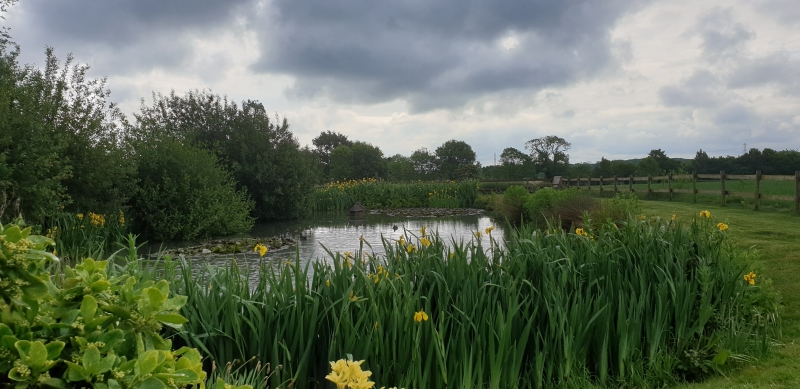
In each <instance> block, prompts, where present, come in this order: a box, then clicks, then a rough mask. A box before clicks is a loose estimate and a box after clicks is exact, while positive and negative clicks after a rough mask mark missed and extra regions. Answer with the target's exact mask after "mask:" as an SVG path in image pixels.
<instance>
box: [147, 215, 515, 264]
mask: <svg viewBox="0 0 800 389" xmlns="http://www.w3.org/2000/svg"><path fill="white" fill-rule="evenodd" d="M395 226H396V227H397V229H396V230H395V229H394V228H393V227H395ZM423 226H426V227H427V231H428V233H429V234H434V233H438V234H439V236H441V237H442V239H443V240H445V241H446V242H450V241H451V240H455V241H456V242H460V241H464V242H468V241H469V240H471V239H477V238H475V236H474V234H475V232H476V231H481V232H483V231H484V230H485V229H486V227H489V226H494V231H493V232H492V236H493V237H494V239H495V241H496V242H498V243H499V244H500V245H501V246H502V245H503V240H504V238H508V237H507V236H506V235H507V234H508V232H507V228H505V223H503V222H499V221H495V220H494V219H492V218H490V217H489V216H487V215H483V214H478V215H460V216H442V217H419V216H412V217H402V216H388V215H370V214H368V215H366V216H365V217H363V218H361V219H360V220H353V219H350V218H349V217H348V216H347V213H346V212H328V213H323V214H317V215H315V216H314V217H313V218H312V219H306V220H300V221H286V222H270V223H263V224H257V225H255V226H254V227H253V229H252V230H251V231H250V232H249V233H247V234H242V235H236V236H232V237H228V238H226V239H231V238H233V239H235V238H259V237H275V236H280V237H290V238H292V239H294V240H295V241H296V243H295V244H294V245H289V246H288V247H285V248H282V249H279V250H270V251H269V252H268V253H267V254H266V255H265V256H264V258H263V260H267V261H271V262H279V261H280V262H284V261H287V260H291V261H294V259H295V255H296V254H298V253H299V257H300V263H301V265H302V266H305V264H306V263H308V262H309V261H326V262H330V261H331V259H330V256H329V255H328V253H327V252H326V251H325V249H326V248H327V249H328V250H330V251H331V252H334V253H335V252H337V251H338V252H341V253H344V252H346V251H350V252H356V251H357V250H358V248H359V238H361V237H362V236H363V237H364V240H365V241H366V242H368V243H369V244H370V245H371V246H372V247H371V248H369V247H367V246H366V245H365V247H364V251H365V252H367V253H370V254H371V255H377V256H383V255H384V254H385V252H384V248H383V243H382V239H387V240H390V241H396V240H397V239H399V238H400V236H401V235H403V234H404V231H408V232H409V233H412V234H414V235H417V236H419V230H420V229H421V228H422V227H423ZM481 241H482V242H481V243H482V245H483V247H485V248H488V247H490V244H489V237H488V236H486V235H484V236H483V237H482V238H481ZM411 242H413V243H415V244H416V239H414V238H412V239H411ZM200 243H202V242H196V241H193V242H170V243H168V244H164V245H155V244H152V245H147V246H146V247H145V251H144V252H145V253H146V252H148V251H149V252H150V253H155V252H156V251H158V250H159V248H165V249H167V248H177V247H186V246H192V245H197V244H200ZM232 259H236V262H237V264H240V265H244V266H246V265H247V264H255V263H258V262H261V261H262V259H261V258H259V256H258V255H257V254H255V253H252V252H248V253H242V254H230V255H214V254H197V255H194V256H192V258H191V260H192V263H193V265H194V266H202V267H205V265H211V266H215V265H225V264H228V263H230V262H231V260H232Z"/></svg>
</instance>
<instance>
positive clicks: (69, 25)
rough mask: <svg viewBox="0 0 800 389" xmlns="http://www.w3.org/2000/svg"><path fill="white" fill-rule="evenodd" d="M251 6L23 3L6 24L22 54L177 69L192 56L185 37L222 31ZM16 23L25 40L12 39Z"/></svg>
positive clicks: (145, 1)
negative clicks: (46, 52) (48, 52)
mask: <svg viewBox="0 0 800 389" xmlns="http://www.w3.org/2000/svg"><path fill="white" fill-rule="evenodd" d="M250 1H251V0H229V1H224V2H222V1H216V0H193V1H189V0H184V1H177V0H175V1H172V0H171V1H161V0H137V1H121V0H70V1H56V0H27V1H23V2H20V3H19V4H16V5H15V6H14V7H12V9H11V12H10V13H9V15H8V16H7V18H6V19H7V21H8V22H9V23H10V24H11V25H12V30H11V34H12V36H13V38H14V40H15V41H17V42H18V43H21V44H23V50H25V51H38V50H39V49H43V48H44V45H47V46H52V47H54V48H55V49H56V50H58V51H59V52H61V51H70V52H75V53H76V54H79V57H78V58H79V59H81V58H83V60H85V58H87V57H89V58H91V59H92V63H91V65H92V66H93V67H99V68H101V69H102V71H103V72H104V73H107V74H108V73H111V74H117V73H126V72H128V71H131V70H137V69H141V70H149V69H150V68H152V67H159V66H160V67H165V68H171V67H176V66H179V65H180V64H182V63H183V62H184V61H186V60H188V59H190V57H191V54H192V53H191V49H190V48H189V46H188V45H187V44H186V42H187V39H188V38H189V37H191V36H192V35H193V34H203V33H207V32H209V31H213V30H214V29H216V28H219V27H224V26H225V25H226V24H229V23H230V22H231V20H232V18H233V17H234V16H236V14H237V11H240V10H241V6H243V5H247V4H250ZM15 24H18V25H20V26H24V31H25V35H24V36H17V35H16V34H15V31H16V30H15V29H14V28H13V26H14V25H15ZM30 44H33V45H35V46H34V47H29V45H30ZM38 45H41V47H36V46H38Z"/></svg>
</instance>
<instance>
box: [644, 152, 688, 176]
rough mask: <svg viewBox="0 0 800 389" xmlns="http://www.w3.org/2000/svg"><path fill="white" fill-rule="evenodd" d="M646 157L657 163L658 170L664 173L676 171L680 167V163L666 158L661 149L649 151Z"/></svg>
mask: <svg viewBox="0 0 800 389" xmlns="http://www.w3.org/2000/svg"><path fill="white" fill-rule="evenodd" d="M647 156H648V157H651V158H653V159H654V160H655V161H656V162H657V163H658V166H659V168H660V169H661V170H662V171H665V172H670V171H672V172H674V171H678V169H680V167H681V163H680V161H677V160H674V159H672V158H670V157H667V154H666V153H665V152H664V151H662V150H661V149H655V150H650V153H649V154H647Z"/></svg>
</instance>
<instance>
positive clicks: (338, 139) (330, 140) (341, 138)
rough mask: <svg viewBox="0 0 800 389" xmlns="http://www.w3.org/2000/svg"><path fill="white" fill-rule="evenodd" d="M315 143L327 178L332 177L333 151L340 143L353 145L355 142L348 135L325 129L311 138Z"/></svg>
mask: <svg viewBox="0 0 800 389" xmlns="http://www.w3.org/2000/svg"><path fill="white" fill-rule="evenodd" d="M311 143H312V144H314V147H315V149H314V150H315V152H316V154H317V158H319V164H320V165H321V166H322V173H323V175H324V177H325V178H326V179H329V178H331V177H330V173H331V167H330V162H331V157H330V155H331V152H332V151H333V150H334V149H335V148H337V147H339V146H340V145H345V146H352V145H353V142H352V141H350V140H349V139H347V136H346V135H344V134H340V133H338V132H333V131H323V132H321V133H320V134H319V136H318V137H316V138H314V139H312V140H311Z"/></svg>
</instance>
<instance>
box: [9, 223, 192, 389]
mask: <svg viewBox="0 0 800 389" xmlns="http://www.w3.org/2000/svg"><path fill="white" fill-rule="evenodd" d="M54 244H55V243H54V241H53V240H52V239H50V238H47V237H44V236H39V235H31V230H30V228H21V226H20V225H18V224H11V225H6V226H2V225H0V387H12V386H13V387H16V388H23V387H44V388H70V387H75V388H81V387H93V388H98V389H106V388H109V389H113V388H177V387H185V386H187V385H190V384H193V385H199V386H203V385H204V381H205V377H206V373H205V372H203V370H202V358H201V356H200V353H199V352H198V351H197V350H196V349H194V348H188V347H182V348H180V349H178V350H173V348H172V341H170V340H165V339H163V338H162V337H161V335H160V332H161V330H162V328H163V327H164V326H169V327H173V328H179V327H180V325H181V324H183V323H185V322H186V319H185V318H184V317H183V316H181V315H180V314H179V313H178V311H179V310H180V308H181V307H182V306H183V305H184V304H185V303H186V297H184V296H177V297H171V298H170V287H169V284H168V283H167V281H164V280H162V281H159V282H154V281H147V282H139V281H137V279H136V278H135V277H132V276H129V275H122V276H116V277H110V276H109V275H108V274H107V272H106V268H107V266H108V263H107V261H95V260H93V259H91V258H87V259H85V260H83V261H82V262H80V263H78V264H77V265H76V266H75V267H74V268H70V267H66V268H65V270H64V274H63V275H59V276H60V277H58V280H57V282H54V278H55V277H54V276H53V275H51V274H50V273H49V272H48V271H47V266H48V264H49V263H51V262H53V261H58V258H57V257H56V256H55V255H53V254H52V253H50V252H49V251H47V250H48V248H50V247H51V246H53V245H54Z"/></svg>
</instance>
